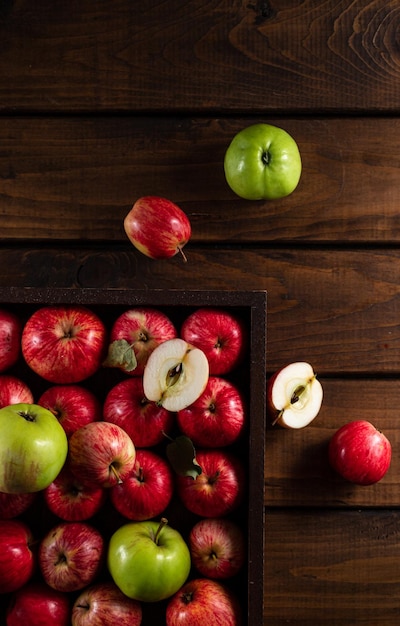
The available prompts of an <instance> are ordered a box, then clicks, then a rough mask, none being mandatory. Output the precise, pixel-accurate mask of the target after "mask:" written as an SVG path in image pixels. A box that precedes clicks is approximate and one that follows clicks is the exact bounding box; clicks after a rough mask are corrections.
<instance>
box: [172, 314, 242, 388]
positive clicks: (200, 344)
mask: <svg viewBox="0 0 400 626" xmlns="http://www.w3.org/2000/svg"><path fill="white" fill-rule="evenodd" d="M181 337H182V338H183V339H184V340H185V341H187V342H188V343H190V344H192V345H193V346H196V348H200V349H201V350H203V352H204V353H205V355H206V357H207V359H208V363H209V366H210V374H211V375H213V376H218V375H222V374H227V373H228V372H230V371H231V370H233V369H234V368H235V367H236V366H237V365H238V364H239V363H240V361H241V359H242V357H243V353H244V349H245V343H246V340H245V337H246V331H245V325H244V324H243V322H242V321H241V320H240V319H239V318H238V317H236V316H235V315H234V314H233V313H231V312H230V311H226V310H223V309H216V308H213V307H210V308H208V307H202V308H199V309H197V310H196V311H194V312H193V313H191V314H190V315H189V316H188V317H187V318H186V319H185V320H184V322H183V324H182V328H181Z"/></svg>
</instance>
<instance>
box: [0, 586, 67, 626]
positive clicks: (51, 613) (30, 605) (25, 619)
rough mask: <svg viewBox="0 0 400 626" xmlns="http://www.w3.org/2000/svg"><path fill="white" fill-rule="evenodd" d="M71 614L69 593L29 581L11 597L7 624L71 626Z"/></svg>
mask: <svg viewBox="0 0 400 626" xmlns="http://www.w3.org/2000/svg"><path fill="white" fill-rule="evenodd" d="M70 614H71V604H70V598H69V596H68V594H66V593H63V592H61V591H55V590H54V589H51V587H49V586H48V585H46V584H45V583H43V582H29V583H28V584H27V585H25V586H24V587H22V588H21V589H19V590H18V591H16V592H15V594H13V596H12V597H11V600H10V603H9V605H8V608H7V626H25V625H28V624H29V626H56V625H57V626H69V625H70V623H71V621H70V619H71V618H70Z"/></svg>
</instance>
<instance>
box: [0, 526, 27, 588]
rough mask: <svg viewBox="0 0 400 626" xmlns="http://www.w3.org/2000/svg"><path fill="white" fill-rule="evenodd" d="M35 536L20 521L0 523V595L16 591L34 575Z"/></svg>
mask: <svg viewBox="0 0 400 626" xmlns="http://www.w3.org/2000/svg"><path fill="white" fill-rule="evenodd" d="M32 544H33V535H32V533H31V530H30V528H29V527H28V526H27V525H26V524H25V523H24V522H22V521H20V520H2V521H0V594H1V593H9V592H11V591H16V590H17V589H19V588H20V587H22V586H23V585H25V584H26V583H27V582H28V581H29V580H30V578H31V577H32V575H33V572H34V570H35V565H36V559H35V556H34V554H33V552H32V550H31V546H32Z"/></svg>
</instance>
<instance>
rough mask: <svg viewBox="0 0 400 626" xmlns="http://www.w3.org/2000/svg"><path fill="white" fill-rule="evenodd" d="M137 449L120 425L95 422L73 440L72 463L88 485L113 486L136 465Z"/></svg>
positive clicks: (72, 468) (75, 433) (77, 432)
mask: <svg viewBox="0 0 400 626" xmlns="http://www.w3.org/2000/svg"><path fill="white" fill-rule="evenodd" d="M135 457H136V449H135V446H134V444H133V441H132V439H131V438H130V437H129V435H128V434H127V433H126V432H125V431H124V430H123V429H122V428H121V427H120V426H117V424H111V422H91V423H90V424H86V426H82V428H79V429H78V430H76V431H75V432H74V433H73V434H72V435H71V437H70V439H69V454H68V462H69V465H70V468H71V471H72V472H73V473H74V474H75V476H76V478H77V479H78V480H79V481H80V482H81V483H82V484H84V485H89V486H98V487H113V486H114V485H117V484H118V483H120V482H122V481H123V480H124V479H125V478H126V477H127V476H129V474H130V473H131V471H132V470H133V468H134V466H135Z"/></svg>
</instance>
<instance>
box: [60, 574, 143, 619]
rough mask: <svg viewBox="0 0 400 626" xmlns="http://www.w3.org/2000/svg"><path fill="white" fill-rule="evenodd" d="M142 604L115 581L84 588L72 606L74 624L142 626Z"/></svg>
mask: <svg viewBox="0 0 400 626" xmlns="http://www.w3.org/2000/svg"><path fill="white" fill-rule="evenodd" d="M141 623H142V606H141V604H140V602H138V601H137V600H132V599H131V598H128V597H127V596H126V595H125V594H123V593H122V591H121V590H120V589H119V588H118V587H117V585H115V584H114V583H113V582H102V583H96V584H94V585H91V586H90V587H87V588H86V589H84V590H83V591H82V592H81V594H80V595H79V597H78V598H77V599H76V600H75V603H74V605H73V607H72V626H140V624H141Z"/></svg>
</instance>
